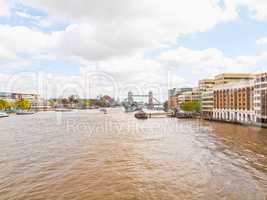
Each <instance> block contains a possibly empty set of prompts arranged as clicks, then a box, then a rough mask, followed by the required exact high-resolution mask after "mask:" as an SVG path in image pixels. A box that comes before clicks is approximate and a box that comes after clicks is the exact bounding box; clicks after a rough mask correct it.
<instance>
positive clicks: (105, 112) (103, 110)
mask: <svg viewBox="0 0 267 200" xmlns="http://www.w3.org/2000/svg"><path fill="white" fill-rule="evenodd" d="M99 111H100V112H103V113H104V114H108V111H107V109H105V108H101V109H100V110H99Z"/></svg>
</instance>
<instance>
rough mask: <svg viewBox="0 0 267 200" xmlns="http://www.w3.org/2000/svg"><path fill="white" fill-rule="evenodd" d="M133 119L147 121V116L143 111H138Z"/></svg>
mask: <svg viewBox="0 0 267 200" xmlns="http://www.w3.org/2000/svg"><path fill="white" fill-rule="evenodd" d="M134 116H135V118H137V119H147V118H148V116H147V114H146V113H145V112H144V111H138V112H137V113H135V114H134Z"/></svg>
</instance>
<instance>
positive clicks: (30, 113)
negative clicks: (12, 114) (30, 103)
mask: <svg viewBox="0 0 267 200" xmlns="http://www.w3.org/2000/svg"><path fill="white" fill-rule="evenodd" d="M16 114H17V115H33V114H35V112H31V111H18V112H17V113H16Z"/></svg>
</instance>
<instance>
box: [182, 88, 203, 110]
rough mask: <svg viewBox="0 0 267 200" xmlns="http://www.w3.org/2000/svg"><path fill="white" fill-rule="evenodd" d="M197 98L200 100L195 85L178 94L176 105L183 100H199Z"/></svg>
mask: <svg viewBox="0 0 267 200" xmlns="http://www.w3.org/2000/svg"><path fill="white" fill-rule="evenodd" d="M199 100H200V93H199V88H198V87H195V88H193V89H192V90H191V91H186V92H182V93H181V94H180V95H179V96H178V106H179V107H180V105H181V104H182V103H183V102H188V101H199Z"/></svg>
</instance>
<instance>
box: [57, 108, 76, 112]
mask: <svg viewBox="0 0 267 200" xmlns="http://www.w3.org/2000/svg"><path fill="white" fill-rule="evenodd" d="M55 111H56V112H71V111H72V110H71V109H67V108H56V109H55Z"/></svg>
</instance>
